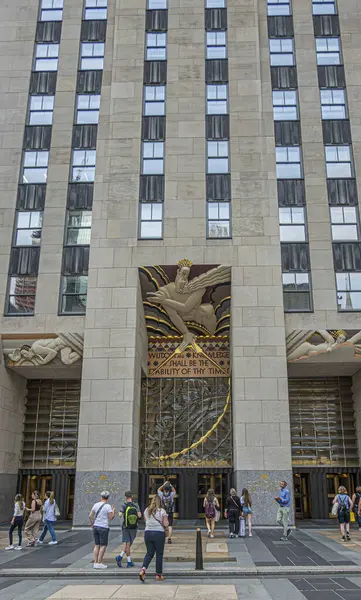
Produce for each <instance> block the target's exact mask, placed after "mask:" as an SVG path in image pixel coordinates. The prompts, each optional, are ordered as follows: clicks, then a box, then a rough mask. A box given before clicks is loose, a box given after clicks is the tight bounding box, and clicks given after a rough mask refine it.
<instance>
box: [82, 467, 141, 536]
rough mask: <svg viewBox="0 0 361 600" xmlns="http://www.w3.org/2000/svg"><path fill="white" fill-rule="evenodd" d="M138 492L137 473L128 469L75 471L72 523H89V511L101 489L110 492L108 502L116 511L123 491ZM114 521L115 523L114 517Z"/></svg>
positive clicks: (122, 497) (122, 498)
mask: <svg viewBox="0 0 361 600" xmlns="http://www.w3.org/2000/svg"><path fill="white" fill-rule="evenodd" d="M129 489H130V490H132V492H133V494H134V495H135V497H136V495H137V493H138V473H134V472H130V471H77V473H76V479H75V501H74V516H73V525H74V526H81V525H89V513H90V510H91V508H92V506H93V504H94V503H95V502H98V501H99V500H100V494H101V492H102V491H103V490H108V491H109V492H110V497H109V502H110V504H114V505H115V508H116V511H118V510H119V508H120V504H121V503H122V502H123V501H124V492H126V491H127V490H129ZM115 523H116V524H118V525H119V521H118V523H117V521H116V519H115Z"/></svg>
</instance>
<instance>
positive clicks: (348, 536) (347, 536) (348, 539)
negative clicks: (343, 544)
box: [15, 533, 351, 550]
mask: <svg viewBox="0 0 361 600" xmlns="http://www.w3.org/2000/svg"><path fill="white" fill-rule="evenodd" d="M346 539H347V541H348V542H350V541H351V537H350V534H349V533H347V534H346ZM15 550H16V548H15Z"/></svg>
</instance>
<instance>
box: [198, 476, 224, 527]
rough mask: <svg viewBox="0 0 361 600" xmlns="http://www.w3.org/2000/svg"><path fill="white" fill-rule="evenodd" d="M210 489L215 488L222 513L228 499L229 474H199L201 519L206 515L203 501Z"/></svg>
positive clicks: (199, 512)
mask: <svg viewBox="0 0 361 600" xmlns="http://www.w3.org/2000/svg"><path fill="white" fill-rule="evenodd" d="M209 489H212V490H214V493H215V495H216V498H217V500H218V503H219V506H220V509H221V515H223V512H224V506H225V502H226V499H227V493H228V490H227V476H226V475H224V474H223V473H214V474H204V475H203V474H201V475H198V494H197V503H198V518H199V519H201V518H203V517H204V508H203V502H204V498H205V497H206V494H207V491H208V490H209Z"/></svg>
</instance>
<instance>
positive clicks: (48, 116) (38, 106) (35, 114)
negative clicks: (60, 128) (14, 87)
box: [29, 96, 54, 125]
mask: <svg viewBox="0 0 361 600" xmlns="http://www.w3.org/2000/svg"><path fill="white" fill-rule="evenodd" d="M53 110H54V96H30V102H29V125H51V124H52V122H53Z"/></svg>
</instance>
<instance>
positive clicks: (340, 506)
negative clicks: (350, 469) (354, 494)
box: [332, 485, 353, 542]
mask: <svg viewBox="0 0 361 600" xmlns="http://www.w3.org/2000/svg"><path fill="white" fill-rule="evenodd" d="M332 504H333V505H334V504H337V518H338V522H339V525H340V532H341V540H342V542H346V540H347V541H348V542H349V541H350V540H351V537H350V518H351V511H352V509H353V502H352V500H351V498H350V496H349V495H348V494H347V490H346V488H345V487H344V486H343V485H340V487H339V488H338V494H336V496H335V497H334V499H333V500H332Z"/></svg>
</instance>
